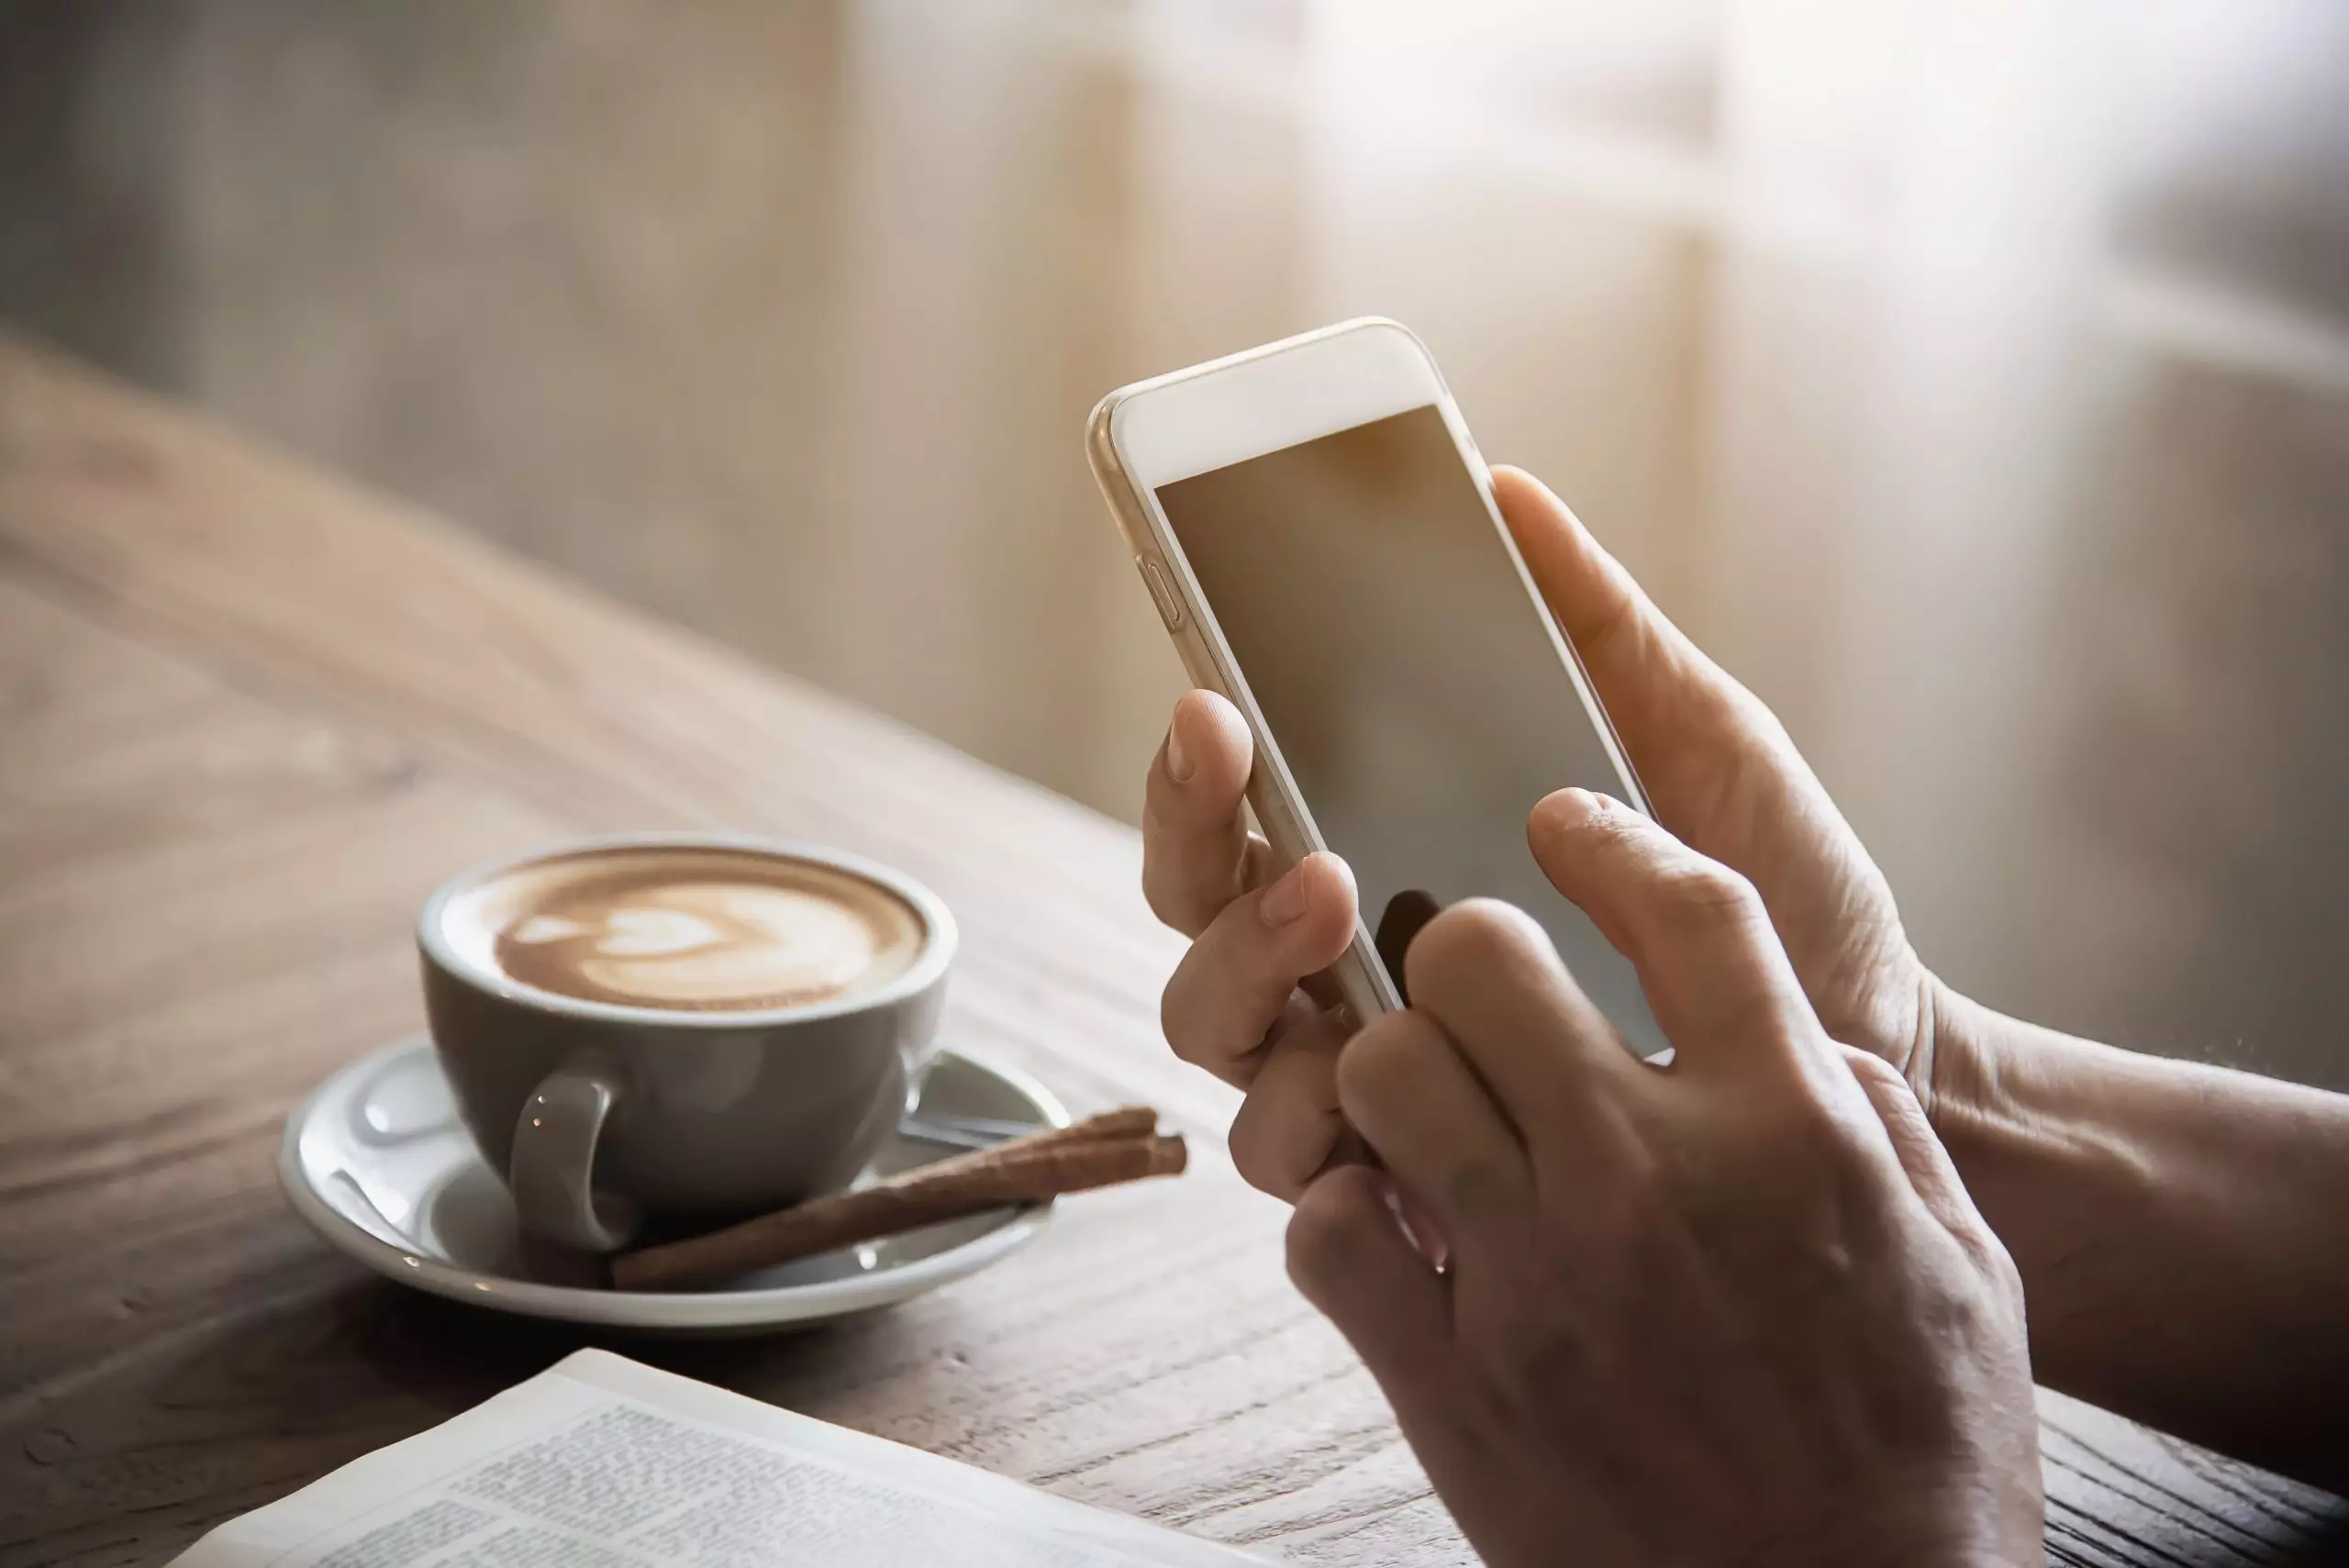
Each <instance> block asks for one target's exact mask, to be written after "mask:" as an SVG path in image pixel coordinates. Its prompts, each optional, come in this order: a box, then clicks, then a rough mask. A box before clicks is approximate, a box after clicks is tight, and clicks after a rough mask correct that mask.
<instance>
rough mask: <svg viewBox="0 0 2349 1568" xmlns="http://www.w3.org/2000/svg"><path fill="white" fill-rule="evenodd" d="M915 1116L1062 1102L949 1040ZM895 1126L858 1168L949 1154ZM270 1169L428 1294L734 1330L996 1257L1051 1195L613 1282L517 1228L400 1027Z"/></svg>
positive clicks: (288, 1190) (979, 1117)
mask: <svg viewBox="0 0 2349 1568" xmlns="http://www.w3.org/2000/svg"><path fill="white" fill-rule="evenodd" d="M916 1114H917V1115H918V1117H920V1118H922V1119H923V1120H924V1121H930V1122H940V1121H943V1122H950V1123H953V1122H960V1123H963V1124H965V1125H967V1124H971V1123H979V1124H986V1123H994V1122H1004V1123H1019V1124H1028V1125H1037V1124H1048V1125H1051V1126H1054V1127H1061V1126H1065V1125H1066V1124H1067V1122H1068V1119H1069V1117H1068V1112H1067V1111H1066V1110H1065V1109H1063V1107H1062V1106H1061V1103H1060V1101H1058V1100H1057V1099H1055V1098H1053V1097H1052V1093H1051V1091H1049V1090H1047V1089H1045V1088H1044V1087H1043V1085H1041V1084H1038V1083H1036V1082H1035V1081H1034V1080H1033V1079H1031V1078H1030V1077H1028V1076H1027V1075H1026V1074H1025V1073H1019V1072H1015V1071H1013V1070H1012V1069H1010V1068H1008V1067H1001V1066H997V1065H996V1064H995V1063H993V1062H981V1061H978V1060H976V1059H975V1058H973V1057H970V1056H965V1055H962V1054H959V1053H957V1052H954V1051H941V1052H940V1053H939V1056H938V1060H937V1062H936V1063H935V1065H933V1066H932V1067H931V1068H930V1074H929V1076H928V1078H927V1079H925V1080H924V1082H923V1084H922V1093H921V1106H920V1108H919V1110H918V1112H917V1113H916ZM954 1152H956V1151H955V1150H954V1149H952V1148H951V1147H947V1146H945V1145H942V1144H936V1143H932V1142H930V1141H929V1140H922V1139H916V1138H912V1137H907V1136H902V1135H899V1136H893V1138H892V1139H891V1140H890V1142H889V1143H888V1144H887V1145H885V1147H884V1148H883V1149H882V1151H881V1153H880V1155H879V1156H878V1157H877V1158H876V1159H875V1160H874V1163H873V1167H872V1171H871V1172H869V1173H868V1174H872V1173H883V1174H885V1173H892V1172H896V1171H901V1170H905V1169H907V1168H908V1167H911V1166H915V1165H922V1164H927V1163H929V1162H931V1161H933V1160H940V1159H943V1158H945V1157H946V1156H948V1155H950V1154H952V1153H954ZM277 1175H278V1180H279V1181H280V1182H281V1183H282V1184H284V1188H285V1195H286V1196H287V1197H289V1198H291V1199H292V1200H293V1203H294V1208H295V1213H297V1214H299V1215H300V1216H301V1217H302V1218H304V1219H305V1220H306V1221H307V1222H308V1223H309V1225H310V1227H311V1229H314V1230H316V1231H317V1233H318V1234H319V1235H320V1236H322V1237H324V1238H325V1239H326V1240H327V1241H328V1244H329V1245H331V1246H333V1247H334V1248H335V1249H336V1250H337V1251H342V1252H347V1253H349V1254H350V1255H351V1257H353V1258H356V1259H358V1260H359V1262H362V1263H364V1264H366V1265H367V1266H368V1267H369V1268H371V1269H373V1270H374V1271H375V1272H376V1273H380V1274H383V1275H384V1276H385V1277H386V1278H390V1279H395V1280H398V1281H399V1282H400V1283H402V1284H412V1285H414V1286H416V1287H417V1289H419V1290H428V1291H430V1292H432V1293H433V1294H434V1295H436V1296H449V1297H451V1299H453V1300H458V1301H470V1302H473V1303H475V1304H477V1305H479V1306H483V1307H496V1308H499V1309H501V1310H504V1311H507V1312H518V1313H523V1314H526V1315H528V1316H529V1317H533V1318H565V1319H568V1320H570V1321H572V1322H575V1323H601V1324H608V1325H612V1326H615V1327H621V1328H629V1329H661V1330H668V1331H672V1332H685V1333H694V1332H702V1333H710V1332H728V1331H731V1332H736V1333H740V1332H741V1331H743V1330H745V1329H765V1328H774V1327H779V1326H782V1325H785V1324H797V1323H813V1322H818V1321H820V1320H822V1319H824V1318H839V1317H842V1316H845V1315H846V1314H849V1313H852V1312H863V1311H866V1310H868V1309H870V1308H872V1307H886V1306H888V1305H890V1304H892V1303H894V1302H899V1301H904V1300H906V1299H907V1298H908V1297H911V1296H919V1295H921V1294H922V1293H923V1292H925V1291H930V1290H935V1289H937V1288H938V1287H939V1286H940V1285H941V1284H946V1283H948V1282H949V1281H951V1280H958V1279H961V1278H963V1276H964V1275H965V1274H970V1273H976V1272H977V1271H979V1270H980V1269H983V1268H985V1267H986V1266H987V1265H988V1264H990V1263H993V1262H999V1261H1000V1260H1002V1259H1004V1258H1007V1257H1008V1256H1010V1255H1011V1254H1012V1253H1013V1252H1016V1251H1019V1249H1020V1248H1022V1247H1024V1246H1026V1245H1027V1244H1028V1243H1029V1242H1030V1241H1032V1240H1035V1239H1036V1237H1037V1236H1038V1235H1040V1234H1041V1232H1042V1230H1043V1229H1044V1226H1045V1224H1046V1223H1047V1222H1048V1221H1049V1220H1050V1219H1051V1218H1052V1206H1051V1205H1049V1204H1046V1205H1042V1206H1040V1207H1032V1208H1016V1209H1015V1208H1002V1209H995V1210H992V1211H990V1212H988V1213H985V1214H975V1215H972V1216H971V1217H969V1218H965V1219H955V1220H949V1221H947V1222H946V1223H944V1224H941V1225H932V1226H929V1227H926V1228H925V1229H920V1230H912V1231H907V1233H906V1234H904V1235H902V1236H895V1237H890V1238H888V1239H887V1240H882V1241H877V1242H874V1243H873V1244H871V1245H869V1246H864V1247H857V1248H852V1249H850V1250H847V1251H841V1252H835V1253H830V1254H828V1255H826V1256H824V1257H820V1258H809V1259H807V1260H805V1261H803V1262H796V1263H789V1264H785V1266H783V1267H781V1268H775V1269H764V1270H761V1271H759V1272H757V1273H747V1274H744V1275H742V1276H741V1277H740V1278H739V1279H734V1280H729V1281H726V1282H725V1283H723V1284H718V1285H715V1286H712V1287H710V1288H708V1289H705V1290H696V1291H680V1292H670V1293H656V1292H650V1291H647V1292H634V1291H616V1290H611V1289H608V1288H607V1287H605V1286H603V1285H601V1284H596V1283H595V1282H596V1280H597V1279H598V1278H599V1277H600V1274H601V1265H600V1263H599V1262H597V1261H596V1260H593V1259H588V1258H584V1257H582V1256H580V1255H578V1254H575V1253H568V1252H562V1251H556V1250H550V1249H544V1248H541V1247H540V1246H538V1245H537V1244H535V1243H527V1242H525V1241H523V1240H522V1239H521V1237H520V1235H519V1234H518V1230H517V1229H516V1226H515V1223H514V1208H513V1205H512V1204H511V1202H510V1201H509V1200H508V1199H507V1195H506V1188H505V1185H504V1184H503V1183H501V1182H500V1181H499V1180H498V1179H497V1177H496V1176H495V1174H493V1173H491V1171H490V1169H489V1167H488V1166H487V1165H485V1164H484V1163H483V1162H482V1158H481V1155H480V1153H479V1152H478V1151H476V1150H475V1149H474V1148H473V1139H472V1138H471V1137H470V1136H469V1135H468V1134H467V1133H466V1131H465V1129H464V1127H463V1125H462V1123H461V1122H459V1120H458V1119H457V1113H456V1106H455V1105H454V1104H453V1103H452V1102H451V1099H450V1097H449V1085H448V1082H447V1080H445V1079H444V1078H442V1077H441V1075H440V1062H438V1061H437V1060H436V1059H435V1058H434V1056H433V1054H432V1046H431V1042H430V1041H429V1040H426V1039H424V1038H423V1037H422V1036H420V1035H419V1036H414V1037H411V1038H410V1039H407V1040H398V1041H395V1043H393V1044H391V1045H387V1046H385V1047H384V1049H382V1050H381V1051H375V1052H374V1053H373V1054H372V1055H370V1056H367V1057H364V1058H362V1059H361V1060H360V1061H357V1062H352V1063H351V1065H350V1066H348V1067H346V1068H344V1069H343V1070H342V1071H340V1073H336V1074H335V1075H334V1076H333V1077H331V1078H328V1080H327V1081H326V1082H325V1083H324V1084H320V1085H319V1086H318V1087H317V1091H316V1092H315V1093H313V1094H312V1095H310V1097H309V1098H308V1099H307V1100H305V1101H304V1102H303V1103H302V1105H301V1106H299V1107H298V1108H296V1109H295V1112H294V1114H293V1115H292V1116H290V1117H288V1118H286V1120H285V1143H284V1148H283V1149H282V1150H281V1151H279V1153H278V1157H277Z"/></svg>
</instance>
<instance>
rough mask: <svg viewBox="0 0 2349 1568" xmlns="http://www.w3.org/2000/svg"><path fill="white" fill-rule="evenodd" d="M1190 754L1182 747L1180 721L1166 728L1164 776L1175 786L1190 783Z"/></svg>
mask: <svg viewBox="0 0 2349 1568" xmlns="http://www.w3.org/2000/svg"><path fill="white" fill-rule="evenodd" d="M1191 766H1192V764H1191V753H1190V752H1189V751H1186V750H1185V749H1184V746H1183V726H1182V724H1181V723H1180V721H1177V722H1175V723H1174V724H1170V725H1168V726H1167V727H1166V776H1167V777H1168V778H1171V779H1173V780H1174V781H1175V783H1176V784H1188V783H1190V782H1191Z"/></svg>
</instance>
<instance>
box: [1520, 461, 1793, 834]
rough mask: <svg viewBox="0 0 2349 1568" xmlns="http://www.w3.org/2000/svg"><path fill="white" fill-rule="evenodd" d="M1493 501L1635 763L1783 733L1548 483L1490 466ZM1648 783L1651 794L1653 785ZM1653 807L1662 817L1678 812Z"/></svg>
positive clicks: (1765, 740) (1747, 743)
mask: <svg viewBox="0 0 2349 1568" xmlns="http://www.w3.org/2000/svg"><path fill="white" fill-rule="evenodd" d="M1493 500H1494V502H1495V503H1496V504H1497V506H1499V507H1500V512H1501V518H1502V520H1503V521H1505V522H1506V523H1508V531H1509V535H1510V537H1511V538H1513V539H1516V540H1517V548H1518V552H1519V553H1520V555H1522V556H1524V558H1525V566H1526V570H1527V571H1529V572H1531V573H1532V574H1533V583H1534V586H1536V587H1538V588H1540V589H1541V590H1542V599H1543V600H1544V602H1546V603H1547V604H1548V605H1549V606H1550V613H1551V614H1552V615H1553V616H1555V617H1558V625H1559V626H1560V628H1563V629H1564V632H1565V634H1566V638H1567V640H1569V641H1570V642H1572V643H1573V644H1574V646H1575V653H1576V654H1577V655H1579V656H1580V658H1581V660H1582V663H1583V668H1584V669H1585V670H1586V671H1587V672H1588V673H1589V675H1590V679H1591V684H1592V685H1594V686H1595V687H1597V688H1598V700H1599V702H1600V703H1601V704H1602V705H1603V706H1605V707H1606V709H1607V712H1608V716H1609V717H1610V718H1612V719H1613V720H1614V721H1615V726H1616V728H1617V729H1618V730H1620V732H1621V734H1622V737H1623V744H1624V745H1625V747H1627V748H1628V749H1629V750H1630V751H1631V760H1632V762H1633V765H1634V766H1639V765H1641V764H1642V763H1644V762H1650V761H1653V759H1654V758H1655V757H1656V756H1657V754H1658V753H1659V751H1662V750H1664V749H1665V748H1667V747H1668V746H1670V745H1672V744H1674V743H1675V742H1677V743H1679V744H1681V745H1682V746H1684V747H1685V746H1686V744H1687V742H1689V741H1690V740H1697V741H1698V742H1700V743H1701V744H1702V745H1704V746H1705V747H1706V748H1707V749H1718V748H1719V747H1720V745H1721V744H1722V743H1724V742H1727V743H1730V744H1732V745H1739V746H1751V745H1753V743H1754V742H1756V741H1761V742H1763V743H1764V744H1765V745H1766V744H1772V743H1774V742H1775V741H1776V740H1777V738H1778V736H1780V735H1782V734H1783V731H1779V730H1778V728H1777V723H1776V719H1774V718H1772V717H1770V715H1769V712H1768V710H1767V709H1766V708H1764V707H1763V706H1762V705H1761V704H1760V703H1759V702H1757V701H1756V700H1755V699H1754V698H1753V695H1751V694H1750V693H1748V692H1747V691H1746V689H1745V688H1744V687H1743V686H1741V685H1739V684H1737V683H1736V682H1735V681H1733V680H1731V678H1730V676H1729V673H1727V672H1726V671H1724V670H1723V669H1721V667H1720V665H1718V664H1716V663H1714V662H1712V661H1711V660H1710V659H1709V658H1707V657H1706V656H1705V654H1704V652H1703V651H1702V650H1700V649H1698V646H1697V645H1696V644H1695V643H1693V642H1691V641H1690V640H1688V638H1687V635H1686V634H1685V633H1683V632H1682V631H1681V629H1680V628H1678V627H1676V626H1675V625H1673V624H1672V622H1671V620H1670V619H1669V618H1667V617H1665V615H1664V612H1663V611H1662V610H1660V609H1658V608H1656V606H1655V602H1654V601H1653V600H1652V599H1650V598H1649V597H1648V596H1647V593H1646V591H1645V590H1644V589H1642V587H1641V586H1640V585H1639V584H1638V582H1636V581H1635V580H1634V579H1633V578H1632V576H1631V573H1629V572H1628V571H1626V570H1624V567H1623V563H1622V562H1619V561H1617V560H1616V559H1615V558H1614V557H1613V556H1611V555H1609V554H1608V553H1607V551H1606V550H1605V549H1603V548H1602V547H1601V546H1600V545H1599V542H1598V540H1597V539H1593V538H1592V537H1591V534H1590V530H1589V529H1588V528H1584V527H1583V526H1582V521H1581V519H1580V518H1578V517H1575V515H1574V513H1573V512H1572V511H1571V510H1570V509H1568V507H1567V506H1566V504H1565V503H1564V501H1561V500H1559V499H1558V497H1557V496H1556V495H1553V493H1552V492H1551V490H1550V488H1549V486H1547V485H1545V484H1542V482H1541V481H1540V480H1538V479H1536V478H1534V477H1533V476H1532V475H1531V474H1530V473H1526V472H1525V471H1524V470H1523V469H1518V468H1509V467H1506V466H1503V467H1499V468H1496V469H1494V470H1493ZM1647 782H1648V784H1649V785H1650V787H1651V789H1653V788H1654V787H1655V785H1656V784H1657V783H1658V781H1656V780H1653V779H1651V780H1649V781H1647ZM1657 804H1658V806H1660V807H1662V808H1663V809H1664V815H1665V816H1666V817H1667V819H1669V818H1671V817H1675V816H1676V815H1677V813H1675V811H1673V810H1672V809H1671V807H1670V806H1665V805H1664V802H1661V801H1659V802H1658V803H1657Z"/></svg>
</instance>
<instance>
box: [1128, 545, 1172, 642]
mask: <svg viewBox="0 0 2349 1568" xmlns="http://www.w3.org/2000/svg"><path fill="white" fill-rule="evenodd" d="M1134 564H1135V565H1136V566H1138V567H1140V568H1141V585H1142V586H1143V587H1145V588H1147V589H1149V590H1150V602H1151V603H1152V604H1153V605H1156V606H1158V618H1159V619H1160V620H1163V621H1164V622H1165V623H1166V629H1167V630H1169V631H1180V630H1182V629H1183V601H1182V600H1180V599H1178V598H1176V597H1175V588H1174V584H1170V583H1168V582H1167V581H1166V569H1165V568H1164V567H1163V566H1161V565H1160V564H1159V563H1158V558H1157V557H1156V556H1154V555H1137V556H1135V557H1134Z"/></svg>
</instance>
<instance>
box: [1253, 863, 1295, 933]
mask: <svg viewBox="0 0 2349 1568" xmlns="http://www.w3.org/2000/svg"><path fill="white" fill-rule="evenodd" d="M1256 907H1257V910H1258V912H1259V913H1261V914H1262V915H1263V916H1264V924H1266V925H1267V926H1286V925H1290V924H1293V923H1294V922H1295V921H1297V919H1299V918H1300V917H1303V915H1304V914H1305V867H1304V866H1302V865H1293V866H1291V867H1289V868H1288V874H1287V875H1286V876H1284V877H1282V878H1281V879H1280V880H1279V881H1278V882H1276V883H1275V884H1272V886H1270V887H1268V888H1266V889H1264V902H1263V903H1262V904H1259V905H1258V906H1256Z"/></svg>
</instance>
